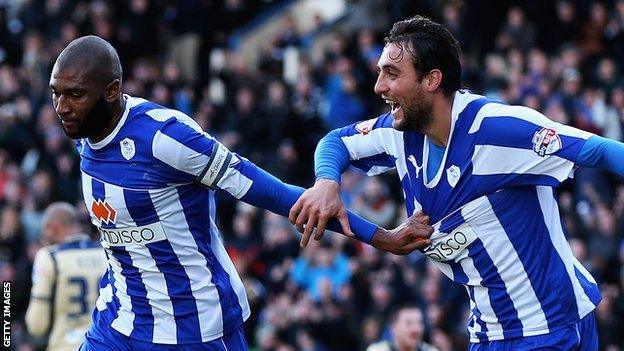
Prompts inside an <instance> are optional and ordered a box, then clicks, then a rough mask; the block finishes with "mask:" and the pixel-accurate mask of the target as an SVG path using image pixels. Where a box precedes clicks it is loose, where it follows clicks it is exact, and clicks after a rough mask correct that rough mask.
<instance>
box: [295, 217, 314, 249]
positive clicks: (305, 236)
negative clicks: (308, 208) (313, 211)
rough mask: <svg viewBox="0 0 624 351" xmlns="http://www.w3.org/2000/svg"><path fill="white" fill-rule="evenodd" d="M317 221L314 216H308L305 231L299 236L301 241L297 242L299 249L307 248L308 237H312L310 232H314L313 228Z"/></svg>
mask: <svg viewBox="0 0 624 351" xmlns="http://www.w3.org/2000/svg"><path fill="white" fill-rule="evenodd" d="M317 221H318V219H317V218H316V216H310V218H308V223H306V225H305V229H304V230H303V234H302V236H301V241H300V242H299V246H301V248H305V247H306V246H308V243H309V242H310V237H311V236H312V232H314V227H316V222H317Z"/></svg>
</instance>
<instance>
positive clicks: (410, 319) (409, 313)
mask: <svg viewBox="0 0 624 351" xmlns="http://www.w3.org/2000/svg"><path fill="white" fill-rule="evenodd" d="M392 333H393V334H394V340H395V342H396V344H397V346H399V349H403V348H405V349H409V350H412V349H415V348H416V347H418V346H419V345H420V343H421V341H422V338H423V333H424V325H423V317H422V313H421V312H420V310H419V309H417V308H406V309H403V310H401V311H400V312H399V315H398V316H397V319H396V321H395V322H394V324H393V325H392Z"/></svg>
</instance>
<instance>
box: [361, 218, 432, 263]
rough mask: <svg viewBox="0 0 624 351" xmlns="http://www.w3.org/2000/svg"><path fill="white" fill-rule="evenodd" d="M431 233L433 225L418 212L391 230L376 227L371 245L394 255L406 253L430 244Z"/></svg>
mask: <svg viewBox="0 0 624 351" xmlns="http://www.w3.org/2000/svg"><path fill="white" fill-rule="evenodd" d="M432 233H433V227H431V226H430V225H429V216H427V215H425V214H424V213H422V212H418V213H415V214H413V215H412V216H410V218H408V219H407V220H405V222H403V223H401V225H399V226H398V227H396V228H395V229H393V230H386V229H383V228H378V229H377V231H376V232H375V234H374V235H373V239H372V240H371V245H373V247H375V248H378V249H380V250H384V251H388V252H390V253H393V254H396V255H407V254H408V253H411V252H412V251H414V250H421V249H424V248H426V247H427V246H429V245H431V240H429V237H430V236H431V234H432Z"/></svg>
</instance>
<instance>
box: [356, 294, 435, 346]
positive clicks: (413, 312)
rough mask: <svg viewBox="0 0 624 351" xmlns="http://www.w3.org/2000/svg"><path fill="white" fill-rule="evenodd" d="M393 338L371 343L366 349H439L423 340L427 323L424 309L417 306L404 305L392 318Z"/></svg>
mask: <svg viewBox="0 0 624 351" xmlns="http://www.w3.org/2000/svg"><path fill="white" fill-rule="evenodd" d="M390 329H391V331H392V338H391V340H386V341H380V342H378V343H375V344H372V345H370V346H369V347H368V348H366V351H392V350H397V351H437V350H438V349H436V348H435V347H433V346H431V345H429V344H427V343H426V342H424V341H423V338H424V335H425V325H424V320H423V314H422V311H421V310H420V309H419V308H418V307H416V306H409V305H408V306H403V307H400V308H399V309H397V310H396V311H395V312H394V313H393V314H392V318H391V327H390Z"/></svg>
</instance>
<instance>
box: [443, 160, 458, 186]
mask: <svg viewBox="0 0 624 351" xmlns="http://www.w3.org/2000/svg"><path fill="white" fill-rule="evenodd" d="M460 177H461V170H460V169H459V167H457V166H455V165H453V166H451V167H449V168H447V169H446V180H448V182H449V184H450V185H451V187H453V188H454V187H455V185H457V182H459V178H460Z"/></svg>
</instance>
